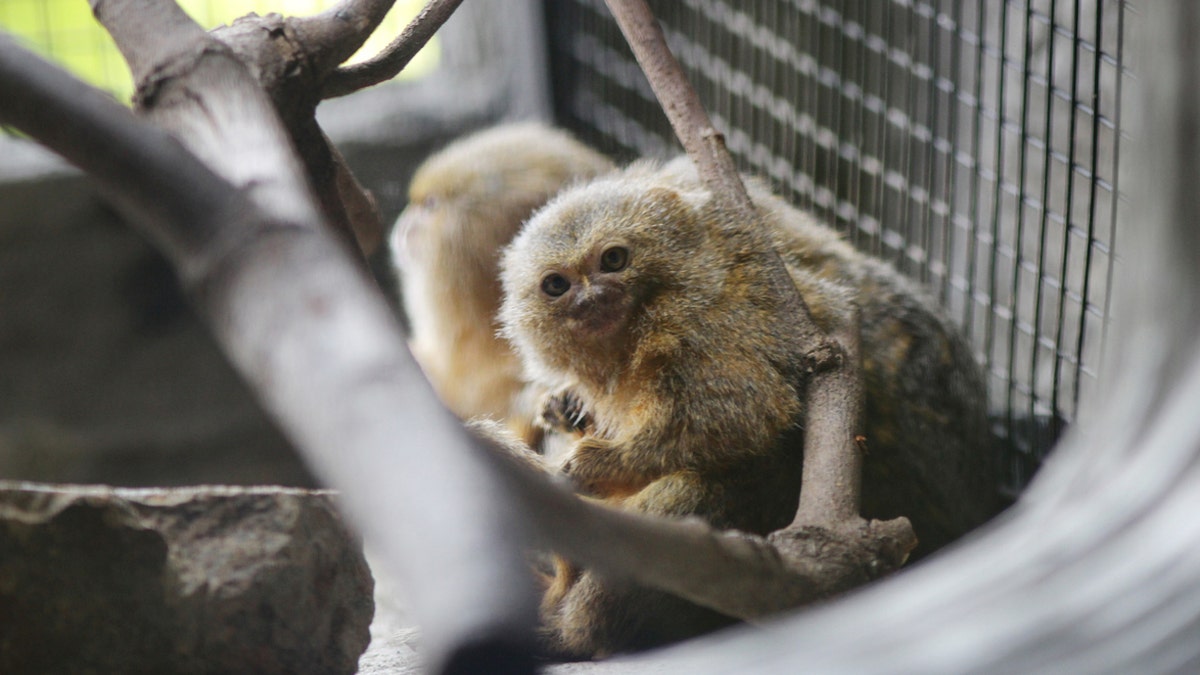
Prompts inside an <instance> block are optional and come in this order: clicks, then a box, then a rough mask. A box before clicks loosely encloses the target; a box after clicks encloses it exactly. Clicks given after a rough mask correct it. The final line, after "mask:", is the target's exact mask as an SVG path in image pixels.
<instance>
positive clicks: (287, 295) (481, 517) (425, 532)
mask: <svg viewBox="0 0 1200 675" xmlns="http://www.w3.org/2000/svg"><path fill="white" fill-rule="evenodd" d="M105 5H106V6H107V10H106V11H105V12H104V13H102V15H103V16H104V17H105V19H106V20H107V21H108V22H109V23H110V24H112V25H113V26H114V27H115V30H114V34H116V35H130V36H133V37H132V38H131V39H137V37H136V36H140V35H142V34H143V32H145V33H153V32H155V31H158V33H157V35H158V36H159V37H157V38H156V42H157V43H158V44H160V45H162V46H164V47H166V48H167V49H164V51H163V53H162V54H159V55H157V56H156V55H155V54H154V53H153V50H141V49H139V48H132V49H128V50H126V51H128V52H132V53H135V54H139V56H138V57H137V58H139V59H144V61H145V63H148V64H149V63H153V62H154V60H155V58H157V57H158V56H163V57H167V58H175V57H176V53H175V52H173V51H172V50H171V49H169V47H170V46H171V45H174V44H177V42H176V41H174V40H172V35H173V33H174V31H175V30H176V29H179V31H180V36H186V35H187V34H188V33H191V32H192V31H191V30H190V28H188V26H187V24H185V23H177V22H174V21H166V22H161V23H160V22H156V21H154V20H152V21H150V22H148V23H147V22H145V21H142V22H141V23H142V26H143V31H138V32H135V33H129V32H127V31H126V30H125V29H126V28H127V27H128V26H129V23H128V22H130V21H133V22H134V23H136V22H137V21H134V20H133V19H131V17H130V16H128V15H127V14H126V12H128V11H130V10H131V9H135V10H136V8H138V7H139V3H138V2H136V1H131V2H128V3H121V2H117V1H116V0H108V2H106V3H105ZM158 16H165V17H168V18H169V16H170V14H169V13H160V14H159V15H158ZM137 18H138V19H145V18H146V17H140V16H139V17H137ZM151 18H152V19H156V18H157V17H151ZM191 53H192V54H193V55H194V57H195V58H194V62H188V63H184V62H182V61H176V62H173V63H175V65H173V66H172V69H173V71H174V72H176V73H178V75H176V76H173V77H161V78H160V79H159V81H158V84H157V86H156V87H155V89H156V94H155V96H153V97H151V98H149V99H147V101H146V105H147V106H148V111H149V114H150V115H151V116H152V117H153V118H154V119H155V120H156V121H158V122H160V123H162V124H164V125H167V126H168V127H169V128H170V130H171V131H172V132H173V133H175V134H179V135H180V136H181V137H182V138H183V139H184V140H185V142H186V143H187V144H188V145H189V146H191V147H194V148H196V150H195V153H196V154H198V155H199V154H202V155H203V158H204V159H205V160H206V161H205V162H204V163H205V164H207V165H208V167H209V168H207V169H206V168H205V167H203V166H200V163H199V162H197V161H195V159H194V158H189V157H190V155H189V153H187V152H186V151H185V150H184V149H183V148H181V147H180V145H179V144H178V143H176V142H175V141H174V140H171V139H167V138H165V137H164V135H163V134H162V133H161V132H159V131H157V130H155V129H154V128H153V127H150V126H149V125H147V124H146V123H144V122H141V121H139V120H137V119H135V118H134V117H133V116H132V115H131V114H130V113H129V111H127V110H124V109H121V108H120V106H118V105H117V104H116V103H115V102H113V101H112V100H111V99H106V98H104V97H103V96H102V95H100V94H98V93H96V92H95V91H94V90H91V88H90V87H87V85H84V84H82V83H80V82H78V81H77V80H74V79H73V78H71V77H70V76H67V75H65V74H63V73H62V72H61V71H58V69H57V68H55V67H53V66H50V65H49V64H47V63H45V62H44V61H41V60H40V59H38V58H37V57H35V56H33V55H31V54H29V53H28V52H26V51H24V50H22V49H20V48H18V47H16V46H15V45H14V44H13V43H12V42H11V41H8V40H5V41H0V84H2V86H3V88H4V91H5V92H6V96H4V97H3V98H0V120H3V121H4V122H6V123H11V124H12V125H13V126H15V127H17V128H18V129H21V130H22V131H24V132H26V133H28V134H30V135H31V136H33V137H34V138H35V139H38V140H43V141H45V142H47V143H48V144H51V145H52V146H53V147H56V148H60V149H62V150H63V151H64V154H66V155H67V156H68V157H69V158H70V159H72V160H74V161H76V162H78V163H79V164H80V165H81V166H83V167H84V168H86V169H88V170H90V171H95V172H96V173H95V174H93V175H94V176H95V177H97V178H98V179H99V180H101V181H102V182H103V184H104V185H105V186H106V187H107V188H108V189H109V190H110V191H111V192H117V193H119V194H120V195H121V197H120V199H119V200H118V204H119V205H120V206H121V207H122V208H123V209H124V210H125V212H126V213H127V214H129V215H130V217H131V219H132V220H133V221H134V222H135V223H136V224H138V225H140V226H141V227H142V228H143V229H145V230H146V231H147V233H149V234H150V235H151V236H152V237H153V238H154V240H155V241H158V242H160V243H163V242H165V243H166V245H165V247H164V248H165V250H166V251H167V253H168V254H169V255H170V257H171V259H172V261H173V263H174V264H175V266H176V267H177V269H179V270H180V271H181V276H182V278H183V282H184V284H185V287H186V288H187V290H188V291H189V295H190V296H191V297H192V299H193V301H194V303H195V305H196V307H197V309H198V311H199V313H200V315H201V316H202V317H204V318H205V320H206V323H207V324H208V325H209V326H210V327H211V328H212V329H213V331H214V334H215V335H216V337H217V339H218V341H219V342H220V344H221V346H222V348H223V349H224V351H225V353H226V354H227V355H228V356H229V357H230V359H231V361H232V362H233V364H234V366H235V367H236V368H237V369H238V370H239V371H240V372H241V374H242V375H243V377H245V378H246V380H247V382H248V383H249V384H250V385H251V387H252V389H253V390H254V391H255V392H256V393H257V395H258V397H259V398H260V401H261V402H262V403H263V405H264V406H265V408H266V409H267V410H268V412H270V413H271V415H272V416H273V417H274V418H275V419H276V420H278V421H279V423H280V426H281V428H283V429H284V430H285V432H286V434H287V435H288V436H289V437H290V438H291V439H292V441H293V442H294V443H295V445H296V447H297V448H298V449H299V450H300V451H301V452H302V453H303V454H304V456H305V458H306V459H307V460H308V461H309V462H310V463H311V464H312V465H313V467H314V469H315V470H316V471H317V474H318V475H319V476H320V477H322V479H323V480H324V481H326V482H327V483H328V484H330V485H332V486H334V487H338V488H341V489H342V491H343V493H344V502H343V503H344V505H345V506H346V508H347V510H348V511H349V512H350V514H351V515H352V516H353V517H354V521H355V522H356V523H357V524H358V525H359V526H360V527H361V528H362V530H363V532H364V534H365V535H367V536H368V537H370V538H371V539H372V540H373V541H374V542H376V543H377V545H378V546H379V547H380V549H381V550H382V553H383V554H384V559H385V560H386V561H387V562H388V563H390V564H391V565H392V566H393V568H395V570H396V571H397V573H398V577H399V578H400V579H402V580H405V581H407V588H408V591H409V597H410V598H411V600H412V603H413V608H414V613H415V615H416V617H417V619H418V620H420V621H421V623H422V624H423V625H424V626H425V627H426V629H427V631H428V639H429V641H428V642H427V643H426V647H427V649H428V650H429V651H428V653H429V654H430V657H431V658H430V660H431V662H432V663H433V666H434V668H435V669H437V668H441V669H442V670H443V671H455V670H456V669H457V671H458V672H474V671H472V670H471V668H472V665H473V664H476V663H477V662H476V661H475V659H479V658H483V659H489V660H492V661H494V662H497V663H502V664H503V663H507V664H509V665H513V666H514V667H516V668H518V669H524V668H529V667H530V663H529V661H528V656H527V653H528V652H527V648H528V646H529V644H530V641H531V631H532V626H533V623H534V621H535V619H536V601H535V596H534V593H533V589H532V587H531V586H532V580H531V579H530V575H529V574H528V570H527V568H526V565H525V558H524V553H523V548H524V546H523V545H522V542H523V541H524V540H525V538H526V534H525V532H524V530H523V528H522V526H521V522H522V521H521V519H520V518H518V517H517V516H515V515H514V514H512V513H511V512H510V511H509V510H508V509H507V508H506V507H505V506H504V505H506V504H511V503H512V497H511V496H509V495H507V494H506V492H505V486H504V485H503V484H502V483H500V482H499V480H498V479H497V477H496V475H495V474H494V472H493V470H492V469H491V467H490V466H489V465H488V464H487V462H486V460H484V459H481V457H484V456H486V453H484V452H482V451H481V450H480V449H479V444H478V443H477V442H476V441H475V439H474V438H473V437H472V436H470V435H469V434H467V433H466V432H465V430H464V429H463V428H462V427H461V425H459V423H458V421H457V419H455V418H454V417H453V415H451V414H450V413H449V412H448V411H447V410H445V408H444V407H442V406H441V404H440V403H438V402H437V400H436V397H435V396H434V393H433V391H432V389H431V388H430V387H429V385H428V383H427V382H426V381H425V379H424V378H423V377H422V375H421V373H420V370H419V368H418V367H417V365H416V364H415V362H413V360H412V358H411V356H410V355H409V354H408V352H407V350H406V349H405V348H404V336H403V334H402V332H401V330H400V326H399V324H398V323H397V321H396V319H395V317H394V315H393V314H392V312H391V310H390V309H389V308H388V306H387V305H386V303H385V301H384V300H383V299H382V297H381V296H380V295H379V293H378V290H377V289H375V288H373V287H372V286H371V284H370V282H369V281H368V280H367V279H366V278H365V276H364V275H363V274H362V273H361V272H360V271H359V270H358V269H357V268H356V267H355V266H354V265H353V264H352V263H351V261H350V259H349V258H348V257H347V255H346V254H345V252H344V250H343V249H342V248H341V247H339V246H337V245H336V244H335V243H334V240H333V239H332V238H331V237H330V235H329V234H328V232H327V231H326V228H325V226H324V225H323V224H322V222H321V218H320V215H319V213H318V211H317V210H316V209H315V208H311V204H312V198H311V197H310V196H308V195H307V193H306V192H305V190H304V182H303V180H302V177H299V178H300V179H299V180H294V178H296V177H297V176H295V175H293V174H298V172H297V171H296V167H297V166H298V163H297V162H296V159H295V157H294V156H292V155H290V153H288V152H287V143H286V141H282V143H281V139H282V138H283V137H282V134H281V133H280V132H279V123H278V121H277V120H276V119H275V118H274V113H273V111H272V110H271V108H270V101H268V100H267V98H266V97H265V96H264V95H263V94H262V92H261V90H259V89H258V87H257V86H256V85H254V83H253V80H252V79H251V78H249V76H248V74H247V73H246V72H245V69H244V68H243V67H242V66H241V64H239V63H238V62H237V61H236V60H234V59H233V58H230V57H229V55H228V53H227V52H226V51H225V50H222V49H220V48H218V47H214V46H209V45H206V46H204V48H203V49H200V50H198V51H192V52H191ZM147 70H148V71H156V69H155V68H153V67H150V68H148V69H147ZM196 92H204V95H203V96H200V97H194V96H192V94H194V93H196ZM158 106H162V107H158ZM39 118H40V120H45V121H39ZM48 122H55V123H56V124H49V123H48ZM277 144H278V145H277ZM248 150H249V151H250V153H249V155H248V154H247V151H248ZM210 169H211V170H210ZM160 176H162V177H165V178H160ZM281 176H282V178H281ZM289 191H290V192H289ZM305 205H309V206H305ZM431 448H436V449H437V452H431V451H430V449H431ZM416 550H420V551H421V555H419V556H418V555H413V554H412V552H413V551H416ZM480 551H487V552H488V554H487V556H484V557H481V556H480V555H479V552H480ZM448 569H450V570H454V573H453V575H447V574H446V570H448Z"/></svg>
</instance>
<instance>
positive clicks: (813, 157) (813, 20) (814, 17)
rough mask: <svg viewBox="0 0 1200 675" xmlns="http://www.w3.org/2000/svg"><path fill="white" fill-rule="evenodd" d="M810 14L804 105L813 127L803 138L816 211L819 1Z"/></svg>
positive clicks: (811, 200)
mask: <svg viewBox="0 0 1200 675" xmlns="http://www.w3.org/2000/svg"><path fill="white" fill-rule="evenodd" d="M811 10H812V11H811V13H810V14H809V23H808V35H809V40H808V48H809V52H810V55H811V56H812V59H813V64H814V71H813V73H812V74H811V76H810V77H809V79H808V97H807V99H806V100H805V101H804V107H805V109H806V110H807V111H809V113H810V114H809V119H810V120H812V127H811V129H810V130H809V133H808V134H807V137H805V136H804V135H802V136H801V138H803V139H804V143H805V147H806V148H807V152H805V156H804V172H805V175H807V176H808V178H809V180H810V182H809V183H808V184H809V185H810V187H809V193H808V204H809V208H810V209H812V210H813V211H816V207H817V199H816V197H817V193H816V189H815V186H816V185H817V184H819V183H820V182H821V177H820V176H818V175H817V134H816V132H817V125H818V124H819V123H820V120H819V119H818V118H819V115H818V114H817V111H818V110H820V107H821V106H820V101H821V95H820V94H821V7H820V3H819V2H815V3H813V5H812V7H811Z"/></svg>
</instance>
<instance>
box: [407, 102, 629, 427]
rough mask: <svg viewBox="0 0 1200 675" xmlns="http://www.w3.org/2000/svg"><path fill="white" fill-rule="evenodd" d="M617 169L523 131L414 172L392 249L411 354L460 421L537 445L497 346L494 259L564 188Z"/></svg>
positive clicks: (537, 132)
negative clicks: (486, 423) (493, 427)
mask: <svg viewBox="0 0 1200 675" xmlns="http://www.w3.org/2000/svg"><path fill="white" fill-rule="evenodd" d="M613 168H614V167H613V164H612V163H611V162H610V161H609V160H608V159H607V158H606V157H604V156H603V155H601V154H600V153H598V152H596V151H594V150H592V149H590V148H588V147H587V146H585V145H583V144H582V143H580V142H578V141H576V140H575V139H574V138H572V137H571V136H570V135H569V134H568V133H566V132H564V131H559V130H555V129H551V128H549V127H546V126H544V125H541V124H537V123H530V122H525V123H517V124H509V125H504V126H499V127H495V128H491V129H488V130H485V131H482V132H478V133H475V134H472V135H470V136H466V137H464V138H462V139H459V140H457V141H455V142H453V143H451V144H450V145H448V146H447V147H446V148H445V149H443V150H442V151H440V152H438V153H437V154H435V155H433V156H431V157H430V158H428V159H427V160H426V161H425V162H424V163H423V164H422V165H421V166H420V167H419V168H418V169H417V171H416V173H415V175H414V176H413V179H412V182H411V184H410V187H409V204H408V207H407V208H405V210H404V212H403V213H402V214H401V215H400V218H399V219H398V220H397V222H396V226H395V229H394V230H393V232H392V235H391V240H390V245H391V248H392V251H393V253H394V255H395V257H396V260H397V264H398V266H399V268H400V276H401V290H402V293H403V297H404V305H405V310H406V312H407V314H408V318H409V323H410V325H411V334H410V339H409V346H410V348H411V349H412V352H413V355H414V356H415V357H416V359H417V361H418V362H419V363H420V364H421V367H422V369H423V370H424V371H425V374H426V376H427V377H428V378H429V380H430V382H432V383H433V385H434V388H435V389H436V391H437V393H438V395H439V396H440V397H441V398H442V400H443V402H445V403H446V405H447V406H448V407H449V408H450V409H451V410H452V411H454V413H455V414H457V415H458V416H460V417H462V418H463V419H468V418H472V417H476V416H488V417H494V418H496V419H500V420H504V421H505V422H506V423H507V424H508V425H509V427H510V428H511V429H512V430H513V431H514V433H516V434H517V435H518V436H519V437H521V438H522V439H524V440H525V441H526V442H531V443H533V442H535V440H536V439H535V437H536V435H537V433H538V432H537V430H536V429H535V428H534V427H533V426H532V420H533V417H534V415H535V413H536V412H537V411H536V410H535V409H533V407H534V406H533V403H532V402H530V403H529V404H528V405H526V404H525V400H524V399H525V397H523V395H522V391H523V389H522V387H523V384H522V378H521V366H520V363H519V361H518V359H517V358H516V356H515V355H514V354H513V352H512V349H511V348H510V347H509V345H508V343H507V342H505V341H504V340H502V339H500V338H498V337H497V336H496V330H497V327H498V326H497V325H496V323H495V316H496V311H497V310H498V308H499V306H500V280H499V258H500V249H501V247H503V246H504V245H505V244H507V243H508V242H509V241H510V240H511V239H512V237H513V235H515V234H516V232H517V230H518V229H519V228H520V226H521V224H522V223H523V222H524V221H525V219H526V218H528V217H529V215H530V214H531V213H532V212H533V211H534V209H536V208H537V207H539V206H541V205H543V204H544V203H546V201H547V200H548V199H549V198H550V197H551V196H553V195H554V194H555V193H556V192H558V191H559V190H560V189H562V188H563V187H564V186H566V185H568V184H570V183H572V182H575V181H580V180H583V179H587V178H592V177H594V176H597V175H599V174H601V173H604V172H607V171H611V170H613Z"/></svg>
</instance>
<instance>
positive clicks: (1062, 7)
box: [546, 0, 1129, 492]
mask: <svg viewBox="0 0 1200 675" xmlns="http://www.w3.org/2000/svg"><path fill="white" fill-rule="evenodd" d="M1127 4H1128V3H1126V2H1122V1H1120V0H1073V1H1066V0H1063V1H1057V0H1029V1H1022V0H975V1H972V0H936V1H932V2H917V1H915V0H836V1H820V0H791V1H770V0H752V1H750V2H732V1H723V0H670V1H668V0H663V1H657V2H651V6H652V8H653V9H654V11H655V14H656V15H657V16H658V17H659V20H660V21H661V23H662V24H663V28H664V31H665V32H666V34H667V39H668V41H669V43H670V45H671V48H672V50H673V51H674V52H675V54H676V56H677V57H678V58H679V60H680V61H681V62H682V63H683V65H684V67H685V68H686V69H687V71H688V74H689V76H690V78H691V79H692V82H693V83H694V84H695V85H696V87H697V89H698V90H699V93H700V96H701V98H702V99H703V101H704V102H705V105H706V106H707V108H708V110H709V112H710V114H711V115H712V116H713V118H714V121H715V123H716V124H717V126H718V128H720V129H721V130H722V131H724V132H725V134H726V139H727V143H728V145H729V148H730V150H731V151H732V152H733V154H734V156H735V157H736V158H737V161H738V162H739V164H740V166H741V167H742V169H743V170H745V171H748V172H751V173H756V174H758V175H761V176H764V177H766V178H768V179H770V180H771V181H772V183H773V184H774V186H775V188H776V189H777V190H778V191H779V192H780V193H781V194H782V195H784V196H786V197H788V198H790V199H791V200H792V201H793V202H795V203H796V204H797V205H799V206H801V207H804V208H807V209H809V210H810V211H812V212H814V213H815V214H817V215H818V216H820V217H822V218H823V219H825V220H826V222H828V223H829V224H830V225H832V226H834V227H836V228H838V229H839V230H841V231H843V232H845V233H846V235H847V236H848V237H849V238H850V240H851V241H853V242H854V243H855V244H856V245H858V246H859V247H861V248H863V249H865V250H868V251H871V252H872V253H875V254H877V255H879V256H881V257H883V258H885V259H887V260H890V261H892V262H893V263H894V264H895V265H896V266H897V267H899V268H900V269H901V270H902V271H904V272H906V273H907V274H910V275H911V276H913V277H916V278H918V279H920V280H921V281H923V282H925V283H926V284H927V285H928V286H929V287H930V289H931V290H932V291H933V292H934V293H935V294H937V296H938V297H939V299H940V300H941V301H942V303H943V304H944V305H945V307H946V308H947V310H948V311H949V312H950V313H951V315H952V317H953V318H954V319H955V320H956V321H957V322H958V323H959V325H960V326H962V328H963V329H964V331H965V332H966V334H967V335H968V337H969V338H970V340H971V342H972V344H973V345H974V346H975V349H976V353H977V356H978V358H979V360H980V361H981V363H983V364H984V365H985V366H986V371H987V374H988V387H989V396H990V399H991V403H992V408H993V410H994V415H993V420H994V429H995V431H996V435H997V437H998V438H999V439H1001V440H1002V441H1003V449H1002V450H1001V452H1003V453H1004V457H1005V460H1006V461H1007V462H1008V466H1009V467H1010V470H1009V473H1008V479H1007V481H1006V484H1005V485H1003V486H1001V488H1002V489H1004V490H1006V491H1009V492H1015V491H1016V490H1019V489H1020V488H1021V487H1022V486H1023V485H1024V484H1025V482H1026V481H1027V480H1028V479H1029V477H1030V476H1031V474H1032V472H1033V471H1034V470H1035V469H1036V467H1037V465H1038V463H1039V462H1040V460H1041V458H1042V456H1043V455H1044V453H1045V451H1046V450H1047V449H1048V448H1049V446H1050V444H1051V443H1052V442H1053V440H1054V438H1055V437H1056V436H1057V434H1058V432H1059V430H1060V428H1061V426H1062V425H1063V424H1065V423H1069V422H1070V421H1071V420H1073V419H1074V416H1075V410H1076V407H1077V405H1078V402H1079V399H1080V396H1081V395H1087V393H1088V390H1089V388H1090V387H1091V386H1092V385H1093V384H1094V382H1095V378H1096V374H1097V370H1098V366H1099V362H1100V360H1101V351H1102V346H1103V342H1104V332H1105V325H1106V316H1107V313H1108V295H1109V286H1110V284H1111V278H1112V275H1111V269H1112V265H1113V262H1114V258H1113V255H1114V253H1113V243H1114V241H1113V240H1114V237H1115V234H1116V233H1115V223H1116V210H1117V203H1118V199H1119V193H1118V189H1117V171H1116V169H1117V160H1118V156H1119V152H1118V151H1119V140H1120V130H1121V126H1120V108H1119V103H1120V90H1121V82H1122V79H1123V77H1124V75H1125V65H1124V64H1123V59H1122V57H1123V51H1122V42H1123V27H1124V21H1125V13H1126V12H1127V11H1129V8H1128V7H1127ZM546 7H547V25H548V34H549V38H550V62H551V68H552V74H553V82H554V96H555V107H556V114H557V116H558V119H559V122H560V123H562V124H564V125H565V126H567V127H569V128H571V129H573V130H574V131H576V133H578V134H579V135H580V136H581V138H583V139H584V140H586V141H588V142H591V143H593V144H594V145H596V146H597V147H600V148H602V149H604V150H606V151H608V152H611V153H613V154H616V155H618V156H624V157H627V158H628V157H632V156H637V155H652V156H654V155H657V156H664V155H670V154H675V153H676V152H679V150H678V146H677V145H676V143H675V141H674V137H673V135H672V134H671V131H670V127H669V125H668V123H667V121H666V119H665V117H664V116H663V114H662V112H661V110H660V109H659V107H658V104H657V103H656V101H655V99H654V96H653V93H652V92H651V91H650V87H649V84H648V83H647V82H646V81H645V79H644V77H643V76H642V74H641V72H640V70H639V69H638V68H637V65H636V63H635V62H634V60H633V58H632V56H631V55H630V53H629V51H628V48H627V47H626V46H625V43H624V40H623V39H622V38H621V35H620V33H619V31H618V30H617V28H616V26H615V24H614V23H613V21H612V19H611V17H610V15H609V13H608V10H607V9H606V7H605V6H604V4H603V2H602V0H552V1H551V2H548V3H546Z"/></svg>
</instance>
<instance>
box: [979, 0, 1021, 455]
mask: <svg viewBox="0 0 1200 675" xmlns="http://www.w3.org/2000/svg"><path fill="white" fill-rule="evenodd" d="M999 43H1000V44H999V47H1000V49H999V51H1000V75H999V78H1000V81H999V83H998V84H997V96H996V149H995V162H996V167H995V169H996V170H995V175H996V186H995V191H994V202H993V204H992V250H991V252H990V253H991V256H990V258H991V260H990V263H991V264H990V268H989V270H988V315H987V320H986V325H987V328H986V330H985V331H984V353H985V354H986V355H987V373H988V378H989V379H990V378H991V375H992V372H993V370H992V364H993V361H994V360H995V353H994V352H993V350H994V348H995V343H996V288H997V286H998V283H999V282H998V280H997V278H996V263H997V259H998V249H999V248H1000V216H1001V206H1000V205H1001V203H1002V199H1003V196H1004V164H1005V162H1004V120H1005V117H1006V115H1005V110H1004V93H1005V89H1006V88H1005V86H1004V80H1005V74H1006V71H1005V69H1006V68H1007V65H1008V3H1007V2H1006V1H1002V2H1001V4H1000V40H999ZM1014 328H1015V323H1014ZM1011 359H1012V355H1011V354H1009V360H1010V361H1011ZM1005 389H1006V391H1005V401H1006V403H1007V404H1011V402H1012V380H1011V379H1010V380H1009V381H1008V382H1005ZM1006 410H1007V405H1006ZM1006 422H1007V425H1006V429H1007V430H1008V431H1009V432H1011V430H1012V419H1011V417H1009V418H1007V419H1006Z"/></svg>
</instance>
